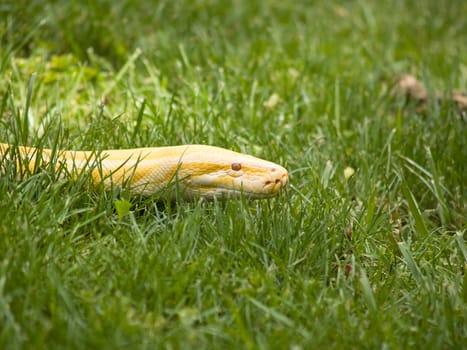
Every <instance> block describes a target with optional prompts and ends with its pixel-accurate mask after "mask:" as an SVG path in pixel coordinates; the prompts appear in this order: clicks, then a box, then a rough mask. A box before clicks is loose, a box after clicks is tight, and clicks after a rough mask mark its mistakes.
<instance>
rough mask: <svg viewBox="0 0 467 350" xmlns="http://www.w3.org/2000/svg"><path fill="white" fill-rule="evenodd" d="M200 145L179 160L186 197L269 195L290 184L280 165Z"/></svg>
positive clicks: (210, 197) (285, 172) (257, 196)
mask: <svg viewBox="0 0 467 350" xmlns="http://www.w3.org/2000/svg"><path fill="white" fill-rule="evenodd" d="M198 147H200V148H199V149H198V150H197V149H196V148H195V149H192V150H190V152H187V153H186V154H185V155H184V156H183V157H182V160H181V163H180V168H179V174H180V178H181V179H183V180H182V181H181V185H182V190H183V192H182V195H183V197H186V198H195V197H200V196H201V197H204V198H208V199H214V198H216V199H223V198H232V197H239V196H242V195H243V196H245V197H247V198H251V199H260V198H268V197H272V196H275V195H277V194H278V193H279V192H280V191H281V190H282V189H283V188H284V187H285V186H286V185H287V183H288V180H289V176H288V172H287V170H286V169H285V168H283V167H282V166H280V165H277V164H275V163H272V162H269V161H266V160H263V159H260V158H256V157H253V156H249V155H245V154H241V153H236V152H233V151H229V150H225V149H222V148H218V147H212V146H198Z"/></svg>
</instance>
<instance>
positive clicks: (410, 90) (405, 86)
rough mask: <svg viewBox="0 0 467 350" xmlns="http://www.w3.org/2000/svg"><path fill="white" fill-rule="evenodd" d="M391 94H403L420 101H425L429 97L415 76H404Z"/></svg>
mask: <svg viewBox="0 0 467 350" xmlns="http://www.w3.org/2000/svg"><path fill="white" fill-rule="evenodd" d="M391 94H392V95H395V94H403V95H405V96H408V97H411V98H414V99H416V100H419V101H425V100H426V99H427V97H428V95H427V93H426V91H425V88H424V87H423V85H422V83H420V82H419V81H418V80H417V79H416V78H415V77H414V76H412V75H406V74H403V75H401V76H400V77H399V80H398V82H397V83H396V85H395V86H394V87H393V88H392V90H391Z"/></svg>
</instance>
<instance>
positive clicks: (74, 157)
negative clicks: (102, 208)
mask: <svg viewBox="0 0 467 350" xmlns="http://www.w3.org/2000/svg"><path fill="white" fill-rule="evenodd" d="M8 164H16V167H15V169H16V172H17V173H18V172H19V173H22V174H32V173H35V172H37V171H38V170H39V169H41V168H44V167H46V166H47V165H51V164H52V165H53V166H54V167H55V168H56V169H62V170H63V171H59V173H64V174H65V176H70V177H71V178H77V177H78V176H79V174H82V173H89V174H90V177H91V180H92V184H93V185H98V184H103V185H104V188H105V190H110V189H112V188H115V187H126V188H128V189H129V191H130V193H134V194H140V195H144V196H151V195H155V196H158V197H161V198H163V197H166V198H172V199H174V198H182V199H187V200H190V199H197V198H205V199H208V200H214V199H226V198H239V197H242V196H244V197H246V198H249V199H264V198H270V197H273V196H275V195H277V194H279V193H280V192H281V191H282V190H283V189H284V188H285V187H286V185H287V183H288V181H289V175H288V172H287V170H286V169H285V168H284V167H282V166H280V165H278V164H275V163H273V162H270V161H267V160H264V159H261V158H257V157H254V156H252V155H248V154H243V153H238V152H235V151H232V150H228V149H225V148H221V147H216V146H210V145H198V144H187V145H179V146H166V147H144V148H132V149H111V150H103V151H99V152H96V151H74V150H53V149H46V148H44V149H42V148H35V147H27V146H11V145H9V144H5V143H0V172H1V171H2V169H3V170H4V169H5V167H6V166H8Z"/></svg>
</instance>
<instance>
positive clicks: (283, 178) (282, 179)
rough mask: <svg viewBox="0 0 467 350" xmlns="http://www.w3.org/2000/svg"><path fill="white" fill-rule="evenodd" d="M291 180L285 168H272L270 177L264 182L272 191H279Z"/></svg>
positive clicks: (265, 186) (266, 187)
mask: <svg viewBox="0 0 467 350" xmlns="http://www.w3.org/2000/svg"><path fill="white" fill-rule="evenodd" d="M288 182H289V174H288V173H287V170H285V169H282V168H281V169H277V168H271V169H270V178H269V179H268V180H266V181H265V182H264V188H265V189H266V190H269V191H270V192H273V193H275V192H278V191H279V190H280V189H281V188H283V187H285V186H286V185H287V183H288Z"/></svg>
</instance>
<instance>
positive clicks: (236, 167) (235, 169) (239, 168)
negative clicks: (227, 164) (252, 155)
mask: <svg viewBox="0 0 467 350" xmlns="http://www.w3.org/2000/svg"><path fill="white" fill-rule="evenodd" d="M231 168H232V170H234V171H239V170H241V169H242V165H241V164H240V163H232V166H231Z"/></svg>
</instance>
